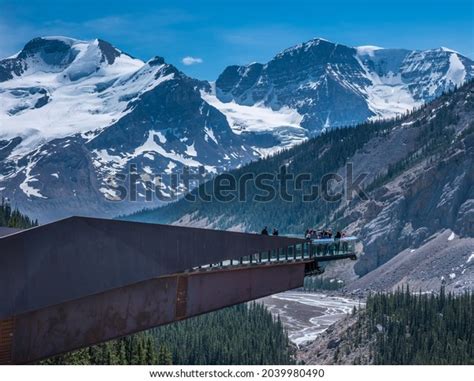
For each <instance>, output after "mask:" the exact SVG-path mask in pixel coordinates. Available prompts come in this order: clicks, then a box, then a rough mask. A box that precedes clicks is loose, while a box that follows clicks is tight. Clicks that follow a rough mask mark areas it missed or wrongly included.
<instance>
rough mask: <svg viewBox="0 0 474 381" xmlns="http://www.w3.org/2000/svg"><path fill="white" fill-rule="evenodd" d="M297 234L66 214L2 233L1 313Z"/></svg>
mask: <svg viewBox="0 0 474 381" xmlns="http://www.w3.org/2000/svg"><path fill="white" fill-rule="evenodd" d="M301 242H303V240H301V239H297V238H287V237H272V236H262V235H259V234H246V233H236V232H227V231H217V230H207V229H196V228H187V227H178V226H169V225H156V224H144V223H137V222H126V221H115V220H104V219H95V218H85V217H71V218H68V219H65V220H61V221H57V222H54V223H51V224H47V225H42V226H39V227H36V228H33V229H29V230H26V231H23V232H20V233H16V234H13V235H10V236H6V237H3V238H0V320H1V319H6V318H9V317H11V316H14V315H18V314H22V313H25V312H28V311H35V310H37V309H40V308H44V307H47V306H51V305H57V304H60V303H64V302H67V301H70V300H75V299H78V298H82V297H85V296H87V295H92V294H97V293H100V292H104V291H107V290H112V289H115V288H118V287H123V286H126V285H130V284H134V283H137V282H140V281H144V280H147V279H152V278H156V277H159V276H163V275H167V274H172V273H177V272H182V271H184V270H187V269H190V268H193V267H196V266H200V265H204V264H208V263H217V262H220V261H224V260H227V259H237V258H239V257H241V256H245V255H250V254H253V253H256V252H260V251H265V250H272V249H276V248H281V247H286V246H288V245H291V244H295V243H301Z"/></svg>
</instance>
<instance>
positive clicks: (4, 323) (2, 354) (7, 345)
mask: <svg viewBox="0 0 474 381" xmlns="http://www.w3.org/2000/svg"><path fill="white" fill-rule="evenodd" d="M14 329H15V319H14V318H11V319H6V320H0V364H11V363H12V347H13V331H14Z"/></svg>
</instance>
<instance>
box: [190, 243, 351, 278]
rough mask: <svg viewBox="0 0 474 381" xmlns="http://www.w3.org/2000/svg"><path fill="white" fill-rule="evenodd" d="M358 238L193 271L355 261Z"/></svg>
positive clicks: (272, 252) (304, 245) (286, 249)
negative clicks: (312, 262) (262, 265)
mask: <svg viewBox="0 0 474 381" xmlns="http://www.w3.org/2000/svg"><path fill="white" fill-rule="evenodd" d="M355 242H356V238H355V237H347V238H341V239H332V238H329V239H327V238H326V239H313V240H308V241H307V242H304V243H298V244H295V245H290V246H287V247H283V248H279V249H275V250H268V251H262V252H258V253H255V254H252V255H246V256H243V257H240V258H236V259H229V260H226V261H222V262H219V263H211V264H206V265H202V266H198V267H194V268H193V269H192V270H191V271H197V270H208V269H214V268H216V269H217V268H226V267H231V266H249V265H261V264H272V263H284V262H294V261H309V260H314V261H327V260H337V259H344V258H352V259H355V250H354V246H355Z"/></svg>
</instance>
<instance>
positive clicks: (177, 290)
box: [0, 261, 306, 364]
mask: <svg viewBox="0 0 474 381" xmlns="http://www.w3.org/2000/svg"><path fill="white" fill-rule="evenodd" d="M305 266H306V263H305V262H304V261H299V262H294V263H279V264H265V265H255V266H243V267H232V268H228V269H222V270H208V271H197V272H192V273H180V274H173V275H169V276H163V277H159V278H155V279H150V280H145V281H142V282H139V283H136V284H132V285H127V286H124V287H120V288H117V289H114V290H110V291H106V292H102V293H98V294H94V295H89V296H86V297H84V298H79V299H76V300H71V301H67V302H64V303H61V304H58V305H53V306H48V307H45V308H42V309H39V310H37V311H32V312H27V313H23V314H19V315H17V316H14V317H10V318H8V319H4V320H1V321H0V364H9V363H12V364H24V363H31V362H35V361H38V360H40V359H44V358H47V357H51V356H54V355H57V354H60V353H64V352H68V351H71V350H75V349H79V348H84V347H88V346H90V345H94V344H98V343H101V342H104V341H107V340H111V339H114V338H118V337H122V336H125V335H129V334H131V333H135V332H138V331H142V330H145V329H149V328H153V327H156V326H160V325H163V324H168V323H171V322H174V321H177V320H182V319H186V318H189V317H192V316H196V315H200V314H203V313H206V312H210V311H214V310H217V309H220V308H223V307H227V306H231V305H234V304H238V303H242V302H246V301H250V300H254V299H258V298H261V297H264V296H267V295H271V294H275V293H278V292H281V291H285V290H290V289H294V288H297V287H301V286H302V285H303V279H304V272H305Z"/></svg>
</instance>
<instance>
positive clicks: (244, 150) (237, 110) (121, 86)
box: [0, 37, 474, 221]
mask: <svg viewBox="0 0 474 381" xmlns="http://www.w3.org/2000/svg"><path fill="white" fill-rule="evenodd" d="M473 73H474V67H473V62H472V61H470V60H469V59H467V58H465V57H463V56H461V55H460V54H458V53H456V52H453V51H450V50H449V49H444V48H443V49H438V50H431V51H426V52H418V51H408V50H393V49H380V48H375V47H359V48H350V47H346V46H343V45H337V44H333V43H330V42H327V41H324V40H320V39H315V40H312V41H309V42H307V43H305V44H301V45H298V46H296V47H293V48H290V49H287V50H285V51H283V52H282V53H280V54H278V55H277V56H276V57H275V58H274V59H273V60H271V61H270V62H269V63H267V64H265V65H263V64H250V65H248V66H241V67H238V66H231V67H228V68H227V69H226V70H225V71H224V72H223V73H222V74H221V75H220V76H219V78H218V80H217V81H216V83H209V82H207V81H199V80H196V79H193V78H190V77H188V76H186V75H185V74H183V73H182V72H180V71H179V70H178V69H176V68H175V67H174V66H172V65H170V64H167V63H166V62H165V61H164V59H163V58H161V57H155V58H153V59H151V60H149V61H148V62H143V61H141V60H139V59H136V58H133V57H131V56H130V55H128V54H126V53H124V52H122V51H120V50H119V49H117V48H115V47H114V46H112V45H111V44H110V43H108V42H105V41H102V40H99V39H98V40H93V41H80V40H76V39H72V38H66V37H42V38H35V39H33V40H32V41H30V42H28V43H27V44H26V45H25V47H24V48H23V49H22V50H21V51H20V52H19V53H18V54H16V55H15V56H12V57H9V58H7V59H4V60H0V196H6V197H9V198H10V199H12V200H13V201H14V203H15V204H16V205H18V206H21V207H22V209H23V211H24V212H25V213H27V214H29V215H30V216H31V217H35V218H36V217H39V218H40V219H41V221H46V220H50V219H54V218H58V217H63V216H67V215H70V214H94V215H103V216H115V215H117V214H121V213H127V212H131V211H134V210H137V209H139V208H142V207H144V206H150V203H148V202H145V201H144V200H145V198H146V196H147V195H148V193H147V192H146V190H147V189H146V188H145V182H148V183H151V184H152V185H153V186H156V187H157V188H158V193H159V194H160V196H161V197H160V200H158V201H157V202H161V201H163V200H167V199H168V197H169V196H172V189H173V186H172V183H173V181H174V180H173V179H172V176H171V174H172V173H176V172H182V170H183V167H184V166H187V167H191V168H194V169H197V168H198V167H204V168H205V169H206V172H207V173H210V174H213V173H219V172H221V171H224V170H227V169H230V168H235V167H238V166H240V165H242V164H243V163H246V162H248V161H250V160H252V159H255V158H259V157H262V156H265V155H267V154H269V153H273V152H275V151H277V150H279V149H281V148H284V147H289V146H292V145H294V144H296V143H299V142H301V141H303V140H305V139H306V138H307V137H308V136H310V135H312V134H314V133H317V132H319V131H321V130H322V129H324V128H329V127H333V126H339V125H344V124H353V123H357V122H361V121H363V120H366V119H367V118H377V117H387V116H394V115H398V114H400V113H403V112H405V111H407V110H409V109H411V108H413V107H415V106H417V105H420V104H422V103H423V102H425V101H427V100H430V99H432V98H434V97H436V96H437V95H439V94H441V93H442V92H443V91H445V90H447V89H450V88H452V87H454V86H455V85H458V84H460V83H462V82H463V81H466V80H469V79H470V78H472V77H473ZM131 164H134V165H136V168H135V167H133V168H131V169H130V165H131ZM135 172H138V175H139V178H140V180H141V181H138V182H139V184H137V185H136V197H137V198H138V200H139V201H138V202H132V203H130V202H125V201H123V202H119V201H117V200H119V199H122V198H123V197H122V196H123V193H122V192H121V191H120V189H119V188H120V185H124V186H125V185H126V184H125V183H126V181H125V180H123V179H122V178H118V179H119V180H120V181H122V182H123V184H121V183H117V181H118V180H117V177H116V175H117V174H130V173H135ZM132 177H133V176H132ZM127 181H128V180H127ZM125 188H126V189H127V191H128V193H127V197H126V199H129V198H130V194H131V193H134V191H133V188H135V185H130V184H128V185H126V186H125ZM134 194H135V193H134ZM133 197H134V196H133ZM155 201H156V199H155Z"/></svg>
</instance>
